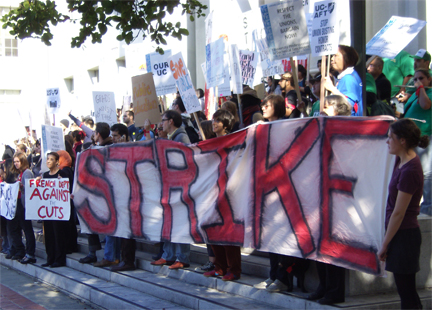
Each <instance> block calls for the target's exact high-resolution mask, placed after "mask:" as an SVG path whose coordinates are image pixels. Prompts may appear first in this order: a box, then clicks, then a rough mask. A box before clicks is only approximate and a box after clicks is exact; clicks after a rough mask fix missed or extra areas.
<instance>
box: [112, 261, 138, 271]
mask: <svg viewBox="0 0 432 310" xmlns="http://www.w3.org/2000/svg"><path fill="white" fill-rule="evenodd" d="M135 269H136V268H135V265H127V264H126V263H125V262H121V263H120V264H118V265H115V266H111V271H129V270H135Z"/></svg>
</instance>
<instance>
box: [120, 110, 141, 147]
mask: <svg viewBox="0 0 432 310" xmlns="http://www.w3.org/2000/svg"><path fill="white" fill-rule="evenodd" d="M123 122H124V123H125V124H126V126H127V127H128V131H129V140H130V141H135V139H136V136H137V135H138V130H137V128H136V127H135V114H134V112H132V111H125V112H124V114H123Z"/></svg>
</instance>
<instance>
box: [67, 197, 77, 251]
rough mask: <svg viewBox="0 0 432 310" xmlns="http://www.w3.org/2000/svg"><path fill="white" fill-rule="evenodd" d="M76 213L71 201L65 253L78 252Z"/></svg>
mask: <svg viewBox="0 0 432 310" xmlns="http://www.w3.org/2000/svg"><path fill="white" fill-rule="evenodd" d="M76 225H77V222H76V211H75V207H74V204H73V202H72V201H71V213H70V218H69V221H68V225H67V231H68V233H67V235H66V253H73V252H78V242H77V240H78V232H77V228H76Z"/></svg>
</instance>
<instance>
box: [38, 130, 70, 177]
mask: <svg viewBox="0 0 432 310" xmlns="http://www.w3.org/2000/svg"><path fill="white" fill-rule="evenodd" d="M41 147H42V154H41V156H42V163H41V173H43V172H45V171H48V168H47V166H46V160H47V156H46V155H47V153H49V152H57V151H60V150H64V149H65V143H64V136H63V130H62V129H61V128H59V127H54V126H47V125H42V144H41Z"/></svg>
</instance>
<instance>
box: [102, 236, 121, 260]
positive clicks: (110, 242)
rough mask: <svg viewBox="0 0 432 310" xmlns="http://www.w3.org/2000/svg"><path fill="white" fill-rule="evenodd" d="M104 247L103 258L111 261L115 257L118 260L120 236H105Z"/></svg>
mask: <svg viewBox="0 0 432 310" xmlns="http://www.w3.org/2000/svg"><path fill="white" fill-rule="evenodd" d="M105 240H106V243H105V249H104V259H106V260H108V261H110V262H113V261H115V260H116V259H118V260H120V244H121V242H120V238H118V237H112V236H106V239H105Z"/></svg>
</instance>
